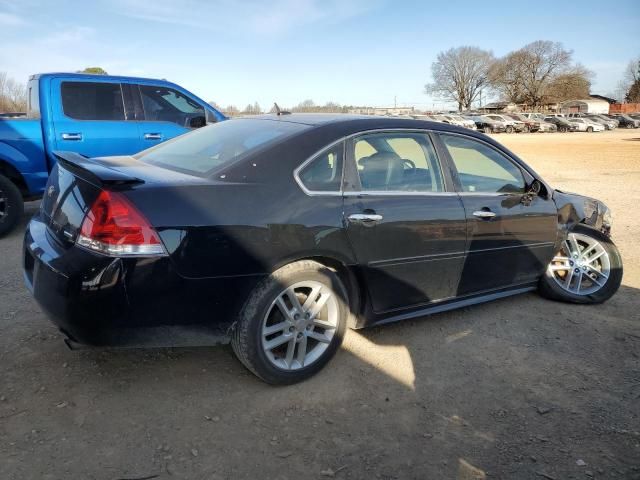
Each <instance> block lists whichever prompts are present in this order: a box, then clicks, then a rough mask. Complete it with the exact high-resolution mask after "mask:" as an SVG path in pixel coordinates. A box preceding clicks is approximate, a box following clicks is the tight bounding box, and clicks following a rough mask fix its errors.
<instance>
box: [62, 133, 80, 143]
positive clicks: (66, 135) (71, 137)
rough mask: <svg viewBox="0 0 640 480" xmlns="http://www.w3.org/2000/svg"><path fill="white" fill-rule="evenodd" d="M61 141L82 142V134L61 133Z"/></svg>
mask: <svg viewBox="0 0 640 480" xmlns="http://www.w3.org/2000/svg"><path fill="white" fill-rule="evenodd" d="M62 139H63V140H76V141H77V140H82V134H81V133H63V134H62Z"/></svg>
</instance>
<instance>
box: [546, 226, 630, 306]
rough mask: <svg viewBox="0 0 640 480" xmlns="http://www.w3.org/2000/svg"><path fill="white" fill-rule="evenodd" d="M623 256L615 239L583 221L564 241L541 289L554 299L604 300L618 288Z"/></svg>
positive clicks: (597, 301) (593, 301) (574, 301)
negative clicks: (621, 256)
mask: <svg viewBox="0 0 640 480" xmlns="http://www.w3.org/2000/svg"><path fill="white" fill-rule="evenodd" d="M621 281H622V259H621V258H620V253H619V252H618V249H617V247H616V246H615V245H614V243H613V242H612V241H611V239H610V238H609V237H608V236H606V235H605V234H603V233H602V232H599V231H598V230H595V229H593V228H589V227H587V226H583V225H579V226H577V227H576V228H575V229H574V230H573V231H571V232H570V233H569V234H568V236H567V239H566V240H565V241H564V242H562V245H561V247H560V251H559V252H558V253H556V255H555V257H553V260H551V263H549V266H548V267H547V271H546V272H545V274H544V275H543V277H542V278H541V279H540V293H541V294H542V295H543V296H545V297H547V298H551V299H553V300H561V301H565V302H572V303H602V302H604V301H606V300H608V299H609V298H611V296H613V294H614V293H616V292H617V291H618V288H619V287H620V283H621Z"/></svg>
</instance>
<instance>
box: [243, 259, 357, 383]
mask: <svg viewBox="0 0 640 480" xmlns="http://www.w3.org/2000/svg"><path fill="white" fill-rule="evenodd" d="M303 281H314V282H319V283H322V284H323V285H325V286H326V287H328V288H330V289H331V291H332V293H333V294H334V295H336V299H337V304H338V312H339V313H338V324H337V328H336V329H335V333H334V335H333V338H332V339H331V342H330V343H329V345H328V347H327V348H326V350H324V352H323V353H322V354H321V356H320V357H319V358H318V359H317V360H315V361H314V362H313V363H311V364H310V365H309V366H305V367H302V368H299V369H297V370H285V369H282V368H278V367H277V366H276V365H274V364H273V363H272V362H271V361H270V360H269V359H268V358H267V354H266V353H265V351H264V349H263V347H262V324H263V320H264V319H265V316H266V315H267V314H268V313H269V310H270V308H271V305H272V303H273V302H274V301H275V300H276V299H277V298H278V296H279V295H280V294H281V293H282V292H283V290H285V289H286V288H288V287H289V286H291V285H294V284H296V283H298V282H303ZM348 317H349V301H348V296H347V292H346V289H345V287H344V285H343V284H342V282H341V281H340V278H339V277H338V275H337V274H336V273H335V272H334V271H333V270H331V269H330V268H328V267H326V266H325V265H322V264H321V263H318V262H315V261H312V260H301V261H298V262H294V263H291V264H289V265H286V266H284V267H282V268H280V269H279V270H277V271H275V272H273V273H272V274H271V275H270V276H269V277H268V278H266V279H265V280H263V281H261V282H260V283H259V284H258V285H257V286H256V287H255V288H254V290H253V292H251V294H250V295H249V298H248V299H247V301H246V303H245V304H244V306H243V307H242V310H241V311H240V314H239V318H238V320H237V322H236V324H235V325H234V327H233V330H232V334H231V346H232V347H233V351H234V353H235V354H236V356H237V357H238V359H239V360H240V361H241V362H242V364H243V365H244V366H245V367H247V368H248V369H249V370H250V371H251V372H252V373H253V374H255V375H256V376H257V377H259V378H261V379H262V380H264V381H265V382H267V383H270V384H273V385H289V384H292V383H297V382H301V381H303V380H306V379H307V378H309V377H311V376H313V375H314V374H316V373H317V372H318V371H320V370H321V369H322V368H323V367H324V366H325V365H326V364H327V362H328V361H329V360H330V359H331V358H332V357H333V356H334V355H335V353H336V351H337V350H338V348H339V347H340V345H341V344H342V340H343V338H344V334H345V331H346V328H347V319H348Z"/></svg>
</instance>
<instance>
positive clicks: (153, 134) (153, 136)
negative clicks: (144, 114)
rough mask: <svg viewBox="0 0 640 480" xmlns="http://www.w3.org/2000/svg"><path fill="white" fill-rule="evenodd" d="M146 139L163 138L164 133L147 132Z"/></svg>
mask: <svg viewBox="0 0 640 480" xmlns="http://www.w3.org/2000/svg"><path fill="white" fill-rule="evenodd" d="M144 139H145V140H162V134H161V133H145V134H144Z"/></svg>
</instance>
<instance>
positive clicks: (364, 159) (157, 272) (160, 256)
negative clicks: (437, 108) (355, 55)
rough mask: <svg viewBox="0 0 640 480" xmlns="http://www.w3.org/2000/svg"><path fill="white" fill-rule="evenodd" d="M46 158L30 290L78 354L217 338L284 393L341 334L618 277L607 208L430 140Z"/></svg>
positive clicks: (354, 128)
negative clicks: (51, 162)
mask: <svg viewBox="0 0 640 480" xmlns="http://www.w3.org/2000/svg"><path fill="white" fill-rule="evenodd" d="M57 155H58V158H59V161H58V163H57V166H56V167H55V168H54V170H53V172H52V175H51V177H50V179H49V183H48V186H47V189H46V192H45V196H44V198H43V201H42V204H41V207H40V210H39V212H38V213H37V214H36V215H35V216H34V218H33V219H32V220H31V222H30V223H29V226H28V228H27V231H26V234H25V240H24V276H25V281H26V284H27V286H28V288H29V289H30V290H31V291H32V292H33V295H34V296H35V298H36V299H37V300H38V302H39V303H40V305H41V306H42V307H43V308H44V310H46V311H47V312H48V313H49V314H50V316H51V318H52V320H53V321H54V322H55V323H56V324H57V325H58V326H59V328H60V330H61V331H62V332H63V333H64V334H65V335H66V337H67V343H68V344H69V345H70V346H72V347H75V346H79V345H80V344H86V345H92V346H106V345H118V346H168V345H208V344H214V343H225V342H229V341H230V342H231V344H232V347H233V349H234V351H235V353H236V354H237V356H238V358H239V359H240V360H241V361H242V363H244V365H246V367H247V368H249V369H250V370H251V371H252V372H254V373H255V374H256V375H258V376H259V377H260V378H262V379H263V380H265V381H267V382H270V383H293V382H296V381H300V380H303V379H305V378H307V377H309V376H310V375H312V374H313V373H315V372H317V371H318V370H320V369H321V368H322V367H323V366H324V365H325V364H326V363H327V362H328V361H329V359H330V358H331V356H332V355H333V354H334V353H335V352H336V350H337V349H338V347H339V346H340V343H341V341H342V338H343V336H344V334H345V330H346V328H347V327H350V328H362V327H367V326H371V325H379V324H382V323H388V322H393V321H398V320H404V319H408V318H414V317H420V316H423V315H425V314H430V313H435V312H441V311H444V310H449V309H453V308H458V307H463V306H469V305H473V304H477V303H481V302H486V301H489V300H493V299H497V298H502V297H506V296H509V295H514V294H518V293H522V292H527V291H531V290H539V291H540V293H541V294H542V295H544V296H546V297H548V298H552V299H556V300H564V301H569V302H576V303H599V302H603V301H605V300H607V299H608V298H609V297H611V296H612V295H613V294H614V293H615V292H616V291H617V289H618V287H619V285H620V282H621V278H622V262H621V259H620V255H619V253H618V250H617V249H616V247H615V246H614V244H613V242H612V241H611V239H610V236H609V233H610V224H611V214H610V212H609V210H608V208H607V207H606V206H605V205H603V204H602V203H601V202H599V201H597V200H594V199H591V198H587V197H583V196H580V195H576V194H569V193H564V192H560V191H558V190H554V189H553V188H552V187H551V186H549V185H548V184H547V183H546V182H545V181H544V180H543V179H542V178H540V176H539V175H537V174H536V173H535V172H534V171H533V170H532V169H531V168H530V167H529V166H527V165H526V164H525V163H524V162H523V161H522V160H520V159H519V158H518V157H517V156H516V155H514V154H513V153H512V152H510V151H509V150H507V149H506V148H504V147H503V146H502V145H500V144H499V143H497V142H495V141H494V140H492V139H491V138H488V137H486V136H485V135H483V134H481V133H476V132H473V131H470V130H468V129H465V128H459V127H455V126H452V125H447V124H443V123H435V122H426V121H419V120H412V119H398V118H395V119H394V118H376V117H351V116H319V115H315V116H314V115H282V116H263V117H254V118H246V119H236V120H229V121H225V122H221V123H218V124H215V125H211V126H208V127H204V128H201V129H199V130H196V131H194V132H192V133H189V134H186V135H184V136H181V137H178V138H176V139H174V140H171V141H169V142H166V143H164V144H161V145H158V146H156V147H154V148H151V149H149V150H145V151H143V152H142V153H140V154H138V155H135V156H133V157H110V158H94V159H87V158H84V157H81V156H79V155H77V154H74V153H65V152H59V153H58V154H57Z"/></svg>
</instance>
